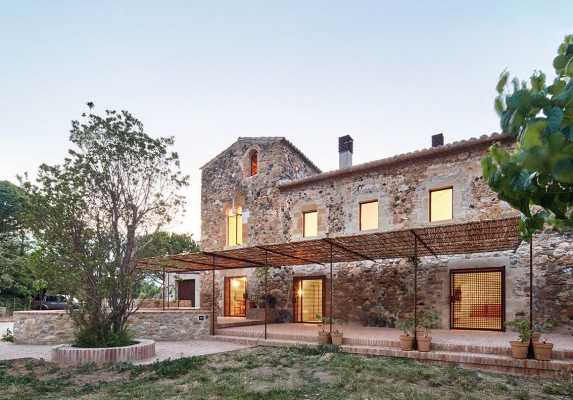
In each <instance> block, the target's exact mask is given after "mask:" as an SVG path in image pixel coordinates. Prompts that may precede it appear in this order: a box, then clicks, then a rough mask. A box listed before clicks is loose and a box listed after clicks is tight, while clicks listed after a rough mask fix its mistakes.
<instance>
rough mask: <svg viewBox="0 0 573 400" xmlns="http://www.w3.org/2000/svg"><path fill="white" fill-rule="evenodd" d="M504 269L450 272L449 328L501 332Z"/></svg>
mask: <svg viewBox="0 0 573 400" xmlns="http://www.w3.org/2000/svg"><path fill="white" fill-rule="evenodd" d="M504 325H505V269H504V268H487V269H464V270H454V271H450V328H451V329H476V330H488V331H503V330H504Z"/></svg>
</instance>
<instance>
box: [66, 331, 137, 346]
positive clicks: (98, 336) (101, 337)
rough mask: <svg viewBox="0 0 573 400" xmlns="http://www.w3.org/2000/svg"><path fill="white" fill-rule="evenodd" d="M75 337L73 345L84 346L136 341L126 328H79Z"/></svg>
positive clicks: (127, 344) (112, 344) (122, 344)
mask: <svg viewBox="0 0 573 400" xmlns="http://www.w3.org/2000/svg"><path fill="white" fill-rule="evenodd" d="M75 339H76V340H75V342H74V347H86V348H96V347H123V346H131V345H132V344H136V343H137V342H136V341H134V340H133V338H132V336H131V334H130V333H129V331H128V330H127V329H125V330H123V331H121V332H112V331H111V330H107V329H99V330H93V329H79V330H77V331H76V333H75Z"/></svg>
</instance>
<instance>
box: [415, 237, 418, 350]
mask: <svg viewBox="0 0 573 400" xmlns="http://www.w3.org/2000/svg"><path fill="white" fill-rule="evenodd" d="M417 306H418V237H417V236H414V349H417V348H418V342H417V336H418V307H417Z"/></svg>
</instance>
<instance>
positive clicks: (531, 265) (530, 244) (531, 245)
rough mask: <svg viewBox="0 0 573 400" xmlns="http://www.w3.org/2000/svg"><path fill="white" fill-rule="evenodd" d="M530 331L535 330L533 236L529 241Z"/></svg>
mask: <svg viewBox="0 0 573 400" xmlns="http://www.w3.org/2000/svg"><path fill="white" fill-rule="evenodd" d="M529 329H533V235H531V239H530V240H529Z"/></svg>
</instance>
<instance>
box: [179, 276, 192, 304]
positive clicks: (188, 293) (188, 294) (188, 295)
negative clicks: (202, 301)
mask: <svg viewBox="0 0 573 400" xmlns="http://www.w3.org/2000/svg"><path fill="white" fill-rule="evenodd" d="M178 285H179V287H178V290H177V293H178V297H177V298H178V299H179V301H189V302H190V307H193V306H195V279H188V280H184V281H179V284H178Z"/></svg>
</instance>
